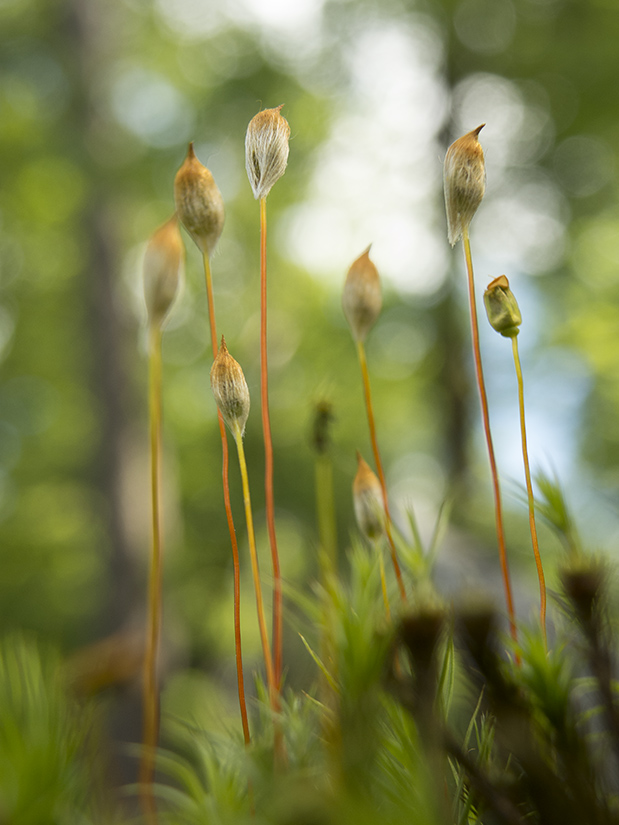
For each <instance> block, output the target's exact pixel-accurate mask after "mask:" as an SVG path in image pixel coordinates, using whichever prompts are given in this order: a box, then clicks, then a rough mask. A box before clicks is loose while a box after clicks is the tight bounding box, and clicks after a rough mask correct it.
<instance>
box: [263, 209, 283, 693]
mask: <svg viewBox="0 0 619 825" xmlns="http://www.w3.org/2000/svg"><path fill="white" fill-rule="evenodd" d="M260 398H261V405H262V432H263V436H264V489H265V503H266V516H267V529H268V533H269V543H270V545H271V563H272V566H273V651H274V668H275V681H276V684H277V689H278V690H279V689H280V686H281V676H282V635H283V623H282V578H281V571H280V566H279V553H278V552H277V536H276V534H275V504H274V498H273V442H272V440H271V421H270V417H269V379H268V369H267V199H266V197H264V198H260Z"/></svg>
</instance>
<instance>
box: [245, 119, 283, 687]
mask: <svg viewBox="0 0 619 825" xmlns="http://www.w3.org/2000/svg"><path fill="white" fill-rule="evenodd" d="M282 105H283V104H282ZM281 109H282V106H277V107H276V108H274V109H265V110H263V111H262V112H258V114H257V115H255V116H254V117H253V118H252V119H251V121H250V122H249V125H248V127H247V133H246V135H245V168H246V170H247V176H248V178H249V183H250V186H251V189H252V192H253V194H254V198H255V199H256V200H259V201H260V400H261V414H262V434H263V439H264V491H265V503H266V520H267V530H268V533H269V544H270V546H271V565H272V568H273V656H274V667H275V680H276V683H277V687H278V689H279V687H280V683H281V676H282V646H283V616H282V603H283V594H282V577H281V570H280V563H279V551H278V548H277V534H276V531H275V497H274V494H273V441H272V437H271V418H270V414H269V378H268V358H267V195H268V194H269V192H270V191H271V189H272V187H273V186H274V184H275V183H277V181H278V180H279V179H280V178H281V177H282V175H283V174H284V172H285V171H286V165H287V163H288V153H289V146H288V141H289V138H290V126H289V125H288V121H287V120H286V119H285V118H284V117H283V116H282V114H281Z"/></svg>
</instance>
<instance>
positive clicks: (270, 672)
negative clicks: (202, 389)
mask: <svg viewBox="0 0 619 825" xmlns="http://www.w3.org/2000/svg"><path fill="white" fill-rule="evenodd" d="M232 434H233V436H234V440H235V442H236V448H237V452H238V456H239V468H240V470H241V483H242V485H243V504H244V506H245V521H246V522H247V538H248V541H249V554H250V556H251V569H252V574H253V577H254V590H255V591H256V611H257V614H258V629H259V631H260V640H261V642H262V653H263V655H264V666H265V668H266V675H267V685H268V688H269V697H270V700H271V706H272V708H273V709H274V710H276V709H277V707H278V702H277V696H278V690H277V683H276V681H275V673H274V669H273V657H272V655H271V647H270V645H269V637H268V633H267V626H266V621H265V618H264V602H263V600H262V586H261V584H260V569H259V567H258V552H257V550H256V536H255V532H254V519H253V516H252V512H251V497H250V494H249V479H248V476H247V463H246V461H245V448H244V447H243V435H242V433H241V429H240V427H239V426H238V424H237V425H236V428H235V430H234V431H233V433H232Z"/></svg>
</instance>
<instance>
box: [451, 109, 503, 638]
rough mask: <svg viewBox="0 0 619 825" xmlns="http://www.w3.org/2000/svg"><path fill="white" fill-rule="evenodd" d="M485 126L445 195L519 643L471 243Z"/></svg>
mask: <svg viewBox="0 0 619 825" xmlns="http://www.w3.org/2000/svg"><path fill="white" fill-rule="evenodd" d="M484 126H485V124H484V123H482V124H481V126H478V127H477V128H476V129H473V130H472V131H471V132H467V133H466V134H465V135H463V136H462V137H461V138H458V140H456V141H454V143H452V144H451V146H450V147H449V149H448V150H447V153H446V155H445V163H444V167H443V186H444V194H445V209H446V212H447V237H448V240H449V243H450V244H451V245H452V246H454V244H456V243H457V241H458V240H460V239H462V246H463V249H464V260H465V264H466V272H467V281H468V294H469V312H470V318H471V339H472V343H473V358H474V361H475V377H476V379H477V388H478V391H479V400H480V405H481V412H482V422H483V427H484V435H485V438H486V447H487V450H488V459H489V463H490V472H491V475H492V488H493V493H494V513H495V523H496V533H497V543H498V546H499V560H500V564H501V573H502V576H503V587H504V590H505V602H506V606H507V613H508V617H509V624H510V631H511V635H512V638H513V639H514V641H517V638H518V633H517V629H516V614H515V611H514V597H513V593H512V585H511V577H510V574H509V565H508V562H507V548H506V545H505V529H504V526H503V507H502V503H501V489H500V485H499V472H498V468H497V463H496V457H495V454H494V444H493V442H492V432H491V430H490V414H489V411H488V397H487V394H486V384H485V380H484V370H483V365H482V360H481V348H480V345H479V324H478V322H477V304H476V299H475V277H474V274H473V258H472V255H471V244H470V241H469V226H470V223H471V221H472V219H473V217H474V215H475V213H476V212H477V209H478V208H479V205H480V204H481V202H482V200H483V197H484V193H485V191H486V166H485V162H484V152H483V149H482V147H481V145H480V143H479V133H480V131H481V130H482V128H483V127H484Z"/></svg>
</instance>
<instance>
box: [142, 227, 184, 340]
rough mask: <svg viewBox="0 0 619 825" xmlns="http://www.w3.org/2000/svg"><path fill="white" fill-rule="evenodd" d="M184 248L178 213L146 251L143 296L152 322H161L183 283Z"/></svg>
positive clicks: (149, 319) (155, 235)
mask: <svg viewBox="0 0 619 825" xmlns="http://www.w3.org/2000/svg"><path fill="white" fill-rule="evenodd" d="M183 260H184V247H183V240H182V238H181V233H180V232H179V228H178V220H177V219H176V215H174V216H173V217H172V218H170V220H169V221H167V222H166V223H164V224H163V226H160V227H159V229H157V231H156V232H154V233H153V235H152V236H151V238H150V240H149V242H148V245H147V247H146V252H145V254H144V266H143V274H144V298H145V300H146V309H147V311H148V321H149V323H150V324H157V325H159V326H160V325H161V324H162V323H163V322H164V320H165V318H166V317H167V315H168V313H169V311H170V309H171V307H172V304H173V303H174V299H175V298H176V296H177V295H178V292H179V287H180V285H181V282H182V273H183Z"/></svg>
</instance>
